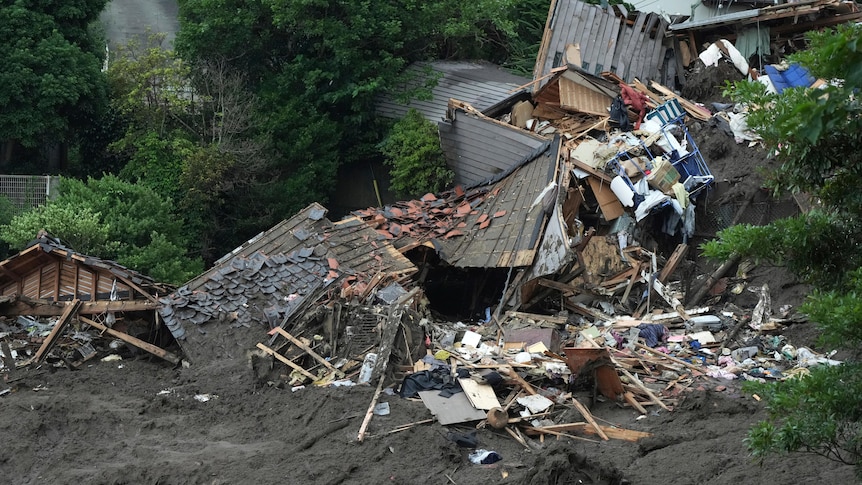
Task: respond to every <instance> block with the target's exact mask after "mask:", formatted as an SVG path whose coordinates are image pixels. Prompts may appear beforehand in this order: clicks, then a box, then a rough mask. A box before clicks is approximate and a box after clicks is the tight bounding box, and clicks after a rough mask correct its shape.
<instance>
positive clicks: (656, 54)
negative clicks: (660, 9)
mask: <svg viewBox="0 0 862 485" xmlns="http://www.w3.org/2000/svg"><path fill="white" fill-rule="evenodd" d="M666 30H667V22H665V20H664V19H663V18H662V19H660V20H659V24H658V30H657V31H656V33H655V43H654V44H653V48H652V49H653V50H652V53H651V54H650V65H651V66H652V68H653V70H652V71H651V72H646V74H647V75H648V76H649V77H651V78H658V77H659V74H660V73H661V65H662V64H663V63H664V48H663V46H664V33H665V31H666Z"/></svg>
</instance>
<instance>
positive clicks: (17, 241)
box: [0, 175, 203, 284]
mask: <svg viewBox="0 0 862 485" xmlns="http://www.w3.org/2000/svg"><path fill="white" fill-rule="evenodd" d="M42 229H44V230H46V231H48V232H49V233H50V234H52V235H54V236H56V237H58V238H60V239H61V240H63V241H65V242H66V243H67V244H69V245H70V246H71V247H72V248H73V249H74V250H76V251H78V252H81V253H84V254H89V255H92V256H96V257H99V258H103V259H111V260H115V261H117V262H118V263H120V264H122V265H124V266H128V267H129V268H131V269H134V270H136V271H139V272H141V273H144V274H147V275H149V276H151V277H153V278H155V279H156V280H160V281H164V282H167V283H174V284H180V283H183V282H185V281H187V280H188V279H190V278H191V277H193V276H195V275H197V274H199V273H200V272H202V271H203V263H202V262H201V261H200V259H199V258H192V257H189V255H188V254H187V251H186V249H185V248H186V247H187V245H188V244H189V241H188V237H189V236H190V235H189V234H187V233H186V231H185V228H184V226H183V222H182V220H181V219H180V218H178V217H176V215H175V214H174V212H173V204H172V203H171V201H170V200H169V199H164V198H162V197H161V196H160V195H159V194H157V193H156V192H154V191H153V190H152V189H150V188H148V187H146V186H143V185H140V184H131V183H128V182H124V181H122V180H120V179H119V178H117V177H116V176H113V175H106V176H104V177H102V178H100V179H94V178H90V179H89V180H87V181H86V182H83V181H80V180H76V179H71V178H63V179H62V180H61V183H60V195H59V196H58V197H57V199H55V200H52V201H49V202H48V203H47V204H45V205H43V206H40V207H37V208H35V209H33V210H31V211H28V212H25V213H23V214H21V215H19V216H16V217H15V218H13V219H12V221H11V222H10V223H9V224H8V225H4V226H2V227H0V238H2V239H3V240H4V241H6V242H8V243H9V244H10V245H11V246H12V247H13V248H20V247H23V246H24V245H25V244H26V243H27V242H28V241H30V240H32V239H33V238H34V237H35V236H36V234H37V233H38V232H39V230H42Z"/></svg>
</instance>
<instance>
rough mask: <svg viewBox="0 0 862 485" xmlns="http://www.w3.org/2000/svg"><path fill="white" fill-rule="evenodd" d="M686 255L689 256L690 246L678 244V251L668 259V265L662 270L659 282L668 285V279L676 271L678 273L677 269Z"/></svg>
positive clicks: (675, 250) (674, 251)
mask: <svg viewBox="0 0 862 485" xmlns="http://www.w3.org/2000/svg"><path fill="white" fill-rule="evenodd" d="M686 254H688V244H685V243H680V244H678V245H677V247H676V249H674V250H673V254H671V255H670V258H668V260H667V264H665V265H664V268H662V270H661V273H660V274H659V276H658V280H659V281H661V282H662V283H666V282H667V279H668V278H670V276H671V275H672V274H673V272H674V271H676V267H677V266H678V265H679V262H680V261H682V260H683V259H684V258H685V255H686Z"/></svg>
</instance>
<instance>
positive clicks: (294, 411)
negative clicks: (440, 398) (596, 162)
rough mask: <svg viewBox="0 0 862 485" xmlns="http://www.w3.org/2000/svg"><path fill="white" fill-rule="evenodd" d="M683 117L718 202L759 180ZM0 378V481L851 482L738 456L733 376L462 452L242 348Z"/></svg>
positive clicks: (758, 411)
mask: <svg viewBox="0 0 862 485" xmlns="http://www.w3.org/2000/svg"><path fill="white" fill-rule="evenodd" d="M691 131H692V133H693V134H694V136H695V139H696V140H697V141H698V143H699V145H700V146H701V149H702V151H703V153H704V156H705V158H706V160H707V162H708V163H709V164H710V167H711V168H712V171H713V173H714V174H715V175H716V177H717V180H721V181H726V183H727V185H728V186H729V187H730V190H729V192H725V194H724V195H722V196H721V197H722V199H721V202H726V201H727V200H745V199H746V198H748V197H750V195H751V194H752V193H757V192H759V191H760V190H761V189H760V185H761V180H760V179H759V178H758V177H757V176H755V175H756V173H757V172H756V169H757V167H759V166H767V167H768V165H769V163H771V162H770V161H768V160H766V157H765V154H764V153H762V151H758V150H756V149H752V148H749V147H747V146H746V145H737V144H735V143H734V142H733V139H732V138H730V137H728V136H727V135H725V134H724V133H722V132H721V131H720V129H719V128H717V127H714V126H710V125H709V124H707V123H695V124H694V125H693V126H692V127H691ZM712 202H713V203H719V201H718V200H716V198H714V199H713V201H712ZM707 203H709V202H707ZM696 253H697V251H694V252H693V261H692V262H690V263H689V266H691V267H694V268H695V269H697V270H698V271H699V272H701V273H702V272H705V271H706V269H708V268H709V267H710V264H711V263H709V262H704V261H701V260H698V258H697V254H696ZM681 272H682V273H685V269H684V268H683V270H681ZM747 276H748V279H747V282H748V284H749V286H758V285H760V284H762V283H768V284H769V285H770V288H771V289H772V291H771V293H772V299H773V307H774V308H779V307H780V306H782V305H785V304H790V305H793V307H794V308H795V307H797V306H798V305H799V303H801V301H802V299H803V298H804V295H805V291H806V288H805V287H804V286H803V285H800V284H798V283H797V282H796V281H795V280H794V278H793V277H792V276H791V275H788V274H787V273H785V272H784V271H783V270H781V269H780V268H772V267H767V266H758V267H755V268H754V269H752V270H750V271H749V272H748V275H747ZM731 283H733V281H731ZM729 286H732V285H729ZM728 301H731V302H733V303H735V304H737V305H738V306H740V307H742V308H752V307H753V306H754V304H756V302H757V296H756V295H755V294H753V293H751V292H748V291H744V292H743V293H742V294H741V295H739V296H733V297H730V296H718V297H713V303H714V304H716V305H718V306H721V305H722V304H725V303H727V302H728ZM780 334H781V335H784V336H785V337H787V340H788V342H790V343H792V344H794V345H796V346H803V345H806V346H810V347H812V348H814V349H815V350H820V351H827V350H829V349H822V348H819V347H817V345H816V343H815V338H816V335H817V332H816V330H815V329H814V326H813V324H811V323H797V324H793V325H790V326H787V327H786V328H784V329H782V330H781V331H780ZM3 378H4V380H6V382H5V383H4V385H3V387H4V388H10V389H11V390H12V392H10V393H7V394H5V395H3V396H0V417H2V419H0V477H2V482H3V483H10V484H35V483H76V482H86V483H105V484H121V483H130V484H138V483H147V484H174V483H176V484H233V483H259V484H266V483H288V484H305V483H314V484H339V483H342V484H384V483H393V484H440V485H444V484H458V485H471V484H474V485H478V484H482V485H487V484H497V483H512V484H542V485H544V484H548V485H551V484H623V483H629V484H642V485H650V484H706V483H708V484H710V485H722V484H728V485H738V484H740V483H751V484H761V483H764V484H765V483H768V484H771V485H781V484H799V483H816V482H822V483H836V484H837V483H853V482H854V478H853V470H852V468H851V467H849V466H845V465H839V464H836V463H834V462H830V461H828V460H826V459H823V458H821V457H818V456H816V455H811V454H791V455H781V456H771V457H769V458H767V459H766V460H765V461H763V462H759V461H756V460H754V459H752V457H751V456H750V454H749V452H748V450H747V449H746V446H745V443H744V440H745V437H746V432H747V430H748V429H749V427H750V426H751V425H752V424H753V423H755V422H756V421H758V420H761V419H763V418H765V417H766V411H765V409H764V404H763V403H762V402H759V401H757V400H755V399H754V398H753V397H752V396H751V395H750V394H748V393H746V392H744V391H743V390H742V389H741V385H740V381H738V380H734V381H727V380H718V379H710V378H702V379H698V380H696V381H695V382H694V384H693V385H691V386H690V387H689V388H688V389H687V390H685V391H683V392H682V393H681V394H680V395H679V396H677V397H676V401H675V402H673V401H670V400H669V402H671V403H672V404H673V410H672V411H671V412H667V411H664V410H660V409H658V408H654V409H652V412H651V413H650V414H649V415H647V416H646V417H643V418H641V417H640V415H639V414H638V413H637V412H636V411H634V410H633V409H631V408H628V407H622V406H620V405H618V404H617V403H614V402H608V401H598V402H595V403H594V404H593V405H592V412H593V414H594V415H595V417H596V418H597V419H599V420H601V421H603V422H604V423H606V424H612V425H616V426H619V427H622V428H626V429H632V430H639V431H646V432H649V433H652V436H651V437H649V438H645V439H642V440H640V441H638V442H627V441H622V440H610V441H600V440H597V439H589V440H585V439H568V438H562V439H559V440H557V439H549V438H545V440H544V441H539V440H538V439H533V440H532V441H531V443H530V448H529V449H527V448H524V447H523V446H522V445H521V444H519V443H518V442H516V441H515V440H513V439H512V438H510V437H509V436H508V435H507V434H506V433H504V432H501V431H499V430H494V429H492V428H485V429H481V430H479V431H478V438H479V447H480V448H483V449H487V450H493V451H495V452H497V453H498V454H499V455H500V456H501V457H502V460H501V461H499V462H497V463H494V464H491V465H474V464H472V463H471V462H470V461H469V459H468V456H467V455H468V453H469V450H466V449H461V448H458V447H457V445H455V444H454V443H453V442H452V441H450V440H449V439H447V433H449V432H450V431H457V432H467V431H470V430H471V429H475V427H471V426H468V425H465V426H449V427H444V426H441V425H439V424H436V423H432V424H421V425H416V426H414V427H412V428H410V429H409V430H407V431H401V432H395V433H389V432H390V431H391V430H393V429H395V428H396V427H397V426H399V425H403V424H406V423H415V422H417V421H422V420H426V419H428V418H430V417H431V415H430V413H429V411H428V410H427V409H426V408H425V406H424V405H423V404H422V402H421V401H417V400H407V399H402V398H400V397H398V396H395V395H388V394H384V395H383V398H382V399H381V401H383V402H388V403H389V405H390V408H391V414H390V415H388V416H374V418H373V419H372V421H371V423H370V426H369V429H368V434H369V435H368V436H367V437H366V439H365V440H364V442H362V443H357V441H356V438H357V433H358V431H359V429H360V426H361V423H362V420H363V417H364V415H365V413H366V410H367V408H368V405H369V402H370V401H371V399H372V396H373V394H374V389H373V388H371V387H368V386H356V387H332V388H314V387H308V388H304V389H300V390H295V391H294V390H291V389H290V388H289V387H283V386H269V385H266V384H265V383H263V384H261V383H257V382H256V380H255V379H254V377H253V372H252V370H251V368H250V366H249V365H248V363H247V362H244V361H242V359H240V360H231V359H225V360H224V361H222V362H221V363H219V364H212V365H209V366H206V367H191V368H182V367H180V368H173V367H171V366H169V365H168V364H165V363H164V362H160V361H158V360H154V359H150V358H146V357H138V358H132V359H126V360H122V361H113V362H101V361H98V360H94V361H91V363H89V364H86V365H84V366H83V367H82V368H81V369H80V370H76V371H70V370H68V369H66V368H53V367H50V366H43V367H42V368H36V369H26V370H24V369H22V370H17V371H15V372H14V373H12V374H3ZM390 384H394V383H390ZM580 397H582V398H583V399H582V402H588V398H589V396H586V395H581V396H580ZM657 409H658V410H657ZM557 419H558V421H559V422H573V421H580V420H581V418H580V416H575V415H569V416H557Z"/></svg>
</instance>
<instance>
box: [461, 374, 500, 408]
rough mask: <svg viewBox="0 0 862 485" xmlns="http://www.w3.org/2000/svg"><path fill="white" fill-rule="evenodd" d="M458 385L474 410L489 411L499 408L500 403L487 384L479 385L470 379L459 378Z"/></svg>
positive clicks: (492, 389)
mask: <svg viewBox="0 0 862 485" xmlns="http://www.w3.org/2000/svg"><path fill="white" fill-rule="evenodd" d="M458 383H460V384H461V389H463V390H464V394H466V395H467V399H468V400H469V401H470V404H472V405H473V407H474V408H476V409H484V410H485V411H489V410H491V409H494V408H498V407H500V401H499V400H498V399H497V394H495V393H494V388H493V387H491V386H489V385H488V384H479V383H478V382H476V381H474V380H473V379H470V378H460V379H458Z"/></svg>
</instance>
